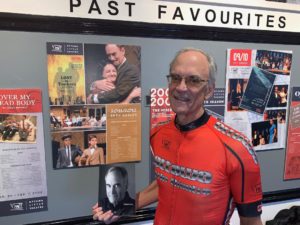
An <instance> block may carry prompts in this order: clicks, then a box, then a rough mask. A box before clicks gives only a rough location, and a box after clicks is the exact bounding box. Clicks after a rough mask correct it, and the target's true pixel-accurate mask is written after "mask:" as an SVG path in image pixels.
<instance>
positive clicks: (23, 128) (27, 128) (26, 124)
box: [18, 115, 35, 141]
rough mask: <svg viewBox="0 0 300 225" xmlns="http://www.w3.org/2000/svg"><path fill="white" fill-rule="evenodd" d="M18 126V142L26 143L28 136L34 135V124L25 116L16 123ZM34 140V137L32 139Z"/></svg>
mask: <svg viewBox="0 0 300 225" xmlns="http://www.w3.org/2000/svg"><path fill="white" fill-rule="evenodd" d="M18 125H19V137H20V139H19V140H20V141H27V138H28V136H32V135H34V132H33V131H34V127H35V126H34V124H33V123H32V122H31V121H30V120H29V119H28V118H27V116H26V115H23V116H22V119H21V120H20V121H19V123H18ZM32 139H33V140H34V137H32Z"/></svg>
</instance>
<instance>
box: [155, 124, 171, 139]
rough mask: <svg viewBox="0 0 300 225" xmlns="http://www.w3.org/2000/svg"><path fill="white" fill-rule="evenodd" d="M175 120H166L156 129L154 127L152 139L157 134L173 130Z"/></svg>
mask: <svg viewBox="0 0 300 225" xmlns="http://www.w3.org/2000/svg"><path fill="white" fill-rule="evenodd" d="M172 121H173V120H166V121H161V122H159V123H158V124H157V125H156V126H155V127H153V128H152V129H151V131H150V136H151V138H152V137H153V136H155V135H156V134H157V133H159V132H161V131H164V130H168V129H171V124H172Z"/></svg>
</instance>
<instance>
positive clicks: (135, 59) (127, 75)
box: [47, 42, 141, 169]
mask: <svg viewBox="0 0 300 225" xmlns="http://www.w3.org/2000/svg"><path fill="white" fill-rule="evenodd" d="M47 53H48V86H49V104H50V115H49V119H50V126H51V127H50V129H51V138H52V152H53V167H54V168H56V169H62V168H79V167H86V166H99V165H101V164H109V163H113V162H128V161H139V160H140V159H141V136H140V132H139V131H140V130H141V122H140V120H141V113H140V110H141V103H140V102H141V85H140V84H141V63H140V62H141V48H140V47H139V46H131V45H130V46H129V45H120V44H113V43H109V44H90V43H61V42H49V43H47ZM111 107H113V109H114V110H115V111H117V110H118V109H120V110H121V111H122V109H123V108H126V109H132V110H134V113H132V114H130V113H129V111H126V110H125V109H124V110H125V111H126V112H125V111H124V110H123V111H122V112H124V113H122V112H121V111H119V113H114V112H113V110H112V108H111ZM126 116H127V117H126ZM131 132H133V133H131ZM137 132H139V133H137ZM116 135H119V136H118V137H117V136H116Z"/></svg>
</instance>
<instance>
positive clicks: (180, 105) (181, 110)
mask: <svg viewBox="0 0 300 225" xmlns="http://www.w3.org/2000/svg"><path fill="white" fill-rule="evenodd" d="M208 66H209V64H208V61H207V59H206V57H205V56H204V55H203V54H201V53H200V52H196V51H187V52H184V53H182V54H180V55H179V56H178V57H177V60H176V62H175V63H174V65H173V68H171V74H178V75H180V76H181V77H183V78H186V77H188V76H191V75H193V76H197V77H199V78H200V79H202V80H208V79H209V67H208ZM213 88H214V86H211V85H209V84H208V82H202V83H201V84H200V86H198V87H192V86H190V87H188V86H187V85H186V83H185V81H184V80H182V81H181V83H180V84H178V85H175V84H172V83H170V84H169V98H170V104H171V108H172V110H173V111H174V112H175V113H176V114H177V117H178V119H179V121H180V122H182V121H181V120H180V118H184V124H186V123H189V122H192V121H194V120H196V119H197V118H199V117H200V116H201V114H202V113H203V110H204V108H203V104H204V100H205V99H207V98H209V97H210V95H211V94H212V92H213Z"/></svg>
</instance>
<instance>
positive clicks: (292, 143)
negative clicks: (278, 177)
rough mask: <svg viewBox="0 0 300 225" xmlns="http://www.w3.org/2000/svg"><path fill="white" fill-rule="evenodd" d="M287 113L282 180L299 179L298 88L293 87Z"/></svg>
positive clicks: (299, 131) (299, 117)
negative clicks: (286, 134)
mask: <svg viewBox="0 0 300 225" xmlns="http://www.w3.org/2000/svg"><path fill="white" fill-rule="evenodd" d="M291 95H292V101H291V106H290V111H289V125H288V138H287V148H286V153H285V169H284V179H285V180H290V179H299V178H300V142H299V140H300V87H293V89H292V92H291Z"/></svg>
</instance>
